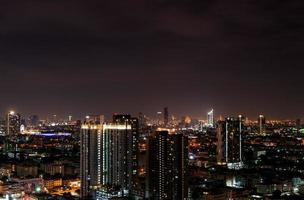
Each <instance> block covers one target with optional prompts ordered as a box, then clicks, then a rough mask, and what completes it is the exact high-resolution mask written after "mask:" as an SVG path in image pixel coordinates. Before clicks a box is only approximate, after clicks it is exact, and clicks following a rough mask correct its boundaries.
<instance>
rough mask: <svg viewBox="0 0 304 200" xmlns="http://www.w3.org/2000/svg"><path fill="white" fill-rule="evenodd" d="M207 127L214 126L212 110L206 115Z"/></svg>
mask: <svg viewBox="0 0 304 200" xmlns="http://www.w3.org/2000/svg"><path fill="white" fill-rule="evenodd" d="M207 126H209V127H213V126H214V110H213V109H212V110H211V111H209V112H208V113H207Z"/></svg>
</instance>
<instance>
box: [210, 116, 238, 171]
mask: <svg viewBox="0 0 304 200" xmlns="http://www.w3.org/2000/svg"><path fill="white" fill-rule="evenodd" d="M243 133H244V117H243V116H241V115H240V116H239V117H238V118H226V119H225V121H220V122H218V124H217V155H216V158H217V162H218V164H226V165H227V167H228V168H230V169H241V168H242V167H243V158H242V135H243Z"/></svg>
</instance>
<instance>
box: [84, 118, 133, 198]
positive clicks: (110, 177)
mask: <svg viewBox="0 0 304 200" xmlns="http://www.w3.org/2000/svg"><path fill="white" fill-rule="evenodd" d="M87 121H88V120H87ZM93 121H94V120H93ZM93 121H89V122H85V123H84V124H83V125H82V129H81V197H82V198H84V197H86V196H88V195H89V194H90V193H91V194H93V195H95V194H96V196H95V199H104V198H105V197H114V196H116V197H126V196H128V195H130V193H131V190H132V184H133V177H134V176H135V175H136V173H137V152H138V151H137V147H138V120H137V119H136V118H131V116H130V115H114V116H113V122H112V123H109V124H105V123H104V124H100V123H99V122H98V121H97V123H96V122H93ZM92 189H94V190H92ZM95 190H96V191H95Z"/></svg>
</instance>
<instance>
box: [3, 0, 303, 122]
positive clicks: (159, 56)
mask: <svg viewBox="0 0 304 200" xmlns="http://www.w3.org/2000/svg"><path fill="white" fill-rule="evenodd" d="M66 7H68V8H69V9H68V10H67V9H65V8H66ZM301 7H303V6H302V3H301V1H300V0H295V1H292V2H282V1H267V2H265V1H261V2H252V1H241V0H237V1H234V2H233V3H231V2H229V3H228V2H224V1H216V2H215V1H198V0H194V1H183V0H178V1H171V0H165V1H157V0H156V1H148V0H145V1H139V0H132V1H128V2H115V3H114V2H110V1H109V2H100V1H96V0H93V1H90V2H82V1H73V4H71V3H70V1H68V0H64V1H61V2H60V3H57V2H51V1H39V2H36V1H20V0H19V1H14V3H13V2H1V3H0V12H1V17H0V23H1V28H0V44H1V45H0V52H1V56H0V80H1V84H0V90H1V91H2V94H1V102H0V110H3V111H6V110H8V109H11V108H13V109H16V110H20V111H21V112H22V113H37V114H38V115H46V114H47V113H56V114H58V115H63V114H65V113H68V112H69V113H68V114H72V115H80V114H81V113H92V112H93V111H96V110H99V111H102V112H104V113H108V114H110V113H112V112H125V113H136V112H139V111H141V112H143V113H154V112H156V111H158V110H161V109H162V107H164V106H167V105H168V106H169V107H170V109H171V110H173V111H175V112H176V113H177V115H183V114H187V113H189V114H190V115H193V116H200V115H201V112H202V110H205V109H210V106H212V107H214V108H217V110H218V111H219V112H218V113H223V115H229V114H230V113H233V114H234V113H235V114H238V113H242V112H245V113H244V114H246V115H247V116H249V117H254V116H256V115H258V114H259V113H265V115H267V116H270V118H279V119H282V118H303V109H304V105H303V103H302V102H303V100H304V95H303V94H304V93H303V87H302V84H301V79H302V76H301V74H302V73H303V70H304V68H303V64H304V62H303V59H302V55H301V54H302V53H301V52H303V46H304V45H303V37H302V35H303V30H304V29H303V23H302V22H303V20H304V16H303V13H302V9H301ZM84 102H85V103H84ZM147 105H148V106H147ZM242 114H243V113H242Z"/></svg>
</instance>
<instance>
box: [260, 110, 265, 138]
mask: <svg viewBox="0 0 304 200" xmlns="http://www.w3.org/2000/svg"><path fill="white" fill-rule="evenodd" d="M265 125H266V119H265V117H264V115H259V118H258V126H259V134H260V135H265V134H266V130H265Z"/></svg>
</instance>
